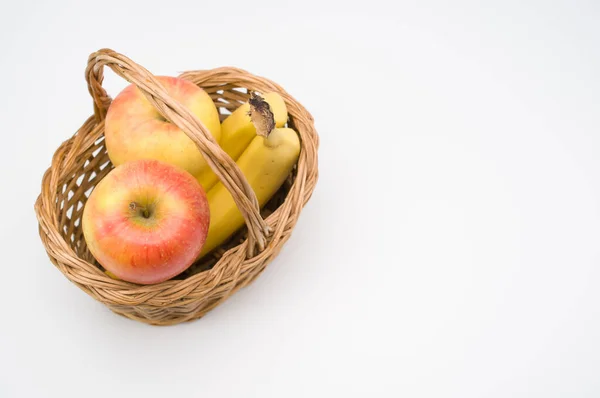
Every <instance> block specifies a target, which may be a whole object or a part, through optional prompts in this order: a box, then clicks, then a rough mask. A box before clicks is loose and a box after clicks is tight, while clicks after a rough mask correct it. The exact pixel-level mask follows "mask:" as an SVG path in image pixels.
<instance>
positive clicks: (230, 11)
mask: <svg viewBox="0 0 600 398" xmlns="http://www.w3.org/2000/svg"><path fill="white" fill-rule="evenodd" d="M203 3H205V2H200V1H193V2H189V3H187V4H183V3H180V2H177V1H168V2H160V3H158V2H157V3H153V2H150V1H143V2H136V3H135V4H133V3H129V2H124V1H114V2H112V1H99V2H95V3H92V2H90V3H89V4H88V2H79V1H71V2H66V1H53V2H41V1H40V2H39V3H38V4H34V3H29V4H26V3H18V2H11V3H10V5H8V3H7V4H6V5H4V6H3V12H2V13H0V30H1V32H0V44H1V48H2V55H1V57H2V62H1V63H0V83H1V87H2V96H1V98H0V116H1V118H0V120H1V123H2V148H3V151H2V153H3V156H2V157H0V162H1V164H0V165H1V168H0V173H1V176H2V181H3V183H4V188H3V195H2V196H1V197H0V201H1V202H0V203H1V205H2V208H3V209H4V216H3V220H2V222H1V223H0V233H1V235H0V237H1V238H2V239H1V242H2V244H1V253H2V279H3V283H2V284H1V288H0V301H1V302H2V304H3V309H2V319H1V321H0V322H1V328H0V396H1V397H11V398H12V397H80V396H86V397H107V396H110V397H117V396H123V397H125V396H127V397H132V396H140V397H175V396H194V397H200V396H204V397H216V396H219V397H241V396H256V397H303V396H328V397H332V396H377V397H379V396H381V397H387V396H405V397H457V398H458V397H460V398H464V397H503V398H504V397H544V398H549V397H566V396H568V397H597V396H599V395H600V377H598V374H599V373H600V344H599V343H598V336H600V306H599V302H600V290H599V289H598V283H599V281H600V267H598V263H599V261H600V246H599V244H598V242H599V241H600V208H599V203H600V160H599V157H598V152H599V151H600V138H599V129H600V118H599V116H598V108H599V105H600V94H599V93H600V80H599V79H598V71H599V70H600V52H599V48H600V25H599V24H598V20H599V18H600V7H599V6H598V4H596V3H595V2H592V1H589V2H573V1H563V2H557V1H553V2H543V1H539V2H528V4H527V5H525V4H522V3H524V2H521V1H511V2H495V3H496V4H495V5H491V4H490V5H488V6H482V5H480V4H479V3H480V2H477V1H472V2H468V1H462V2H448V4H446V2H442V1H439V2H427V3H424V2H417V1H415V2H404V3H403V4H393V2H390V3H389V4H384V3H377V2H373V1H369V2H361V3H360V4H361V5H358V4H346V5H344V6H341V5H333V4H331V5H328V4H326V3H325V2H318V3H317V2H315V3H316V4H313V5H309V4H308V3H306V2H295V3H294V4H284V3H281V2H273V3H272V4H267V3H264V4H260V5H259V4H257V3H256V2H252V1H248V2H246V3H244V4H234V2H231V1H228V2H219V1H214V2H211V4H203ZM363 7H364V8H363ZM102 47H111V48H113V49H115V50H117V51H121V52H123V53H125V54H127V55H128V56H130V57H131V58H132V59H134V60H136V61H138V62H139V63H141V64H142V65H144V66H146V67H147V68H148V69H150V70H151V71H153V72H154V73H157V74H176V73H177V72H180V71H183V70H187V69H200V68H211V67H216V66H221V65H235V66H239V67H242V68H245V69H247V70H249V71H252V72H254V73H256V74H260V75H263V76H268V77H270V78H272V79H274V80H275V81H277V82H279V83H280V84H282V85H283V86H284V87H285V88H286V89H287V90H288V91H289V92H290V93H292V95H294V96H295V97H296V98H297V99H298V100H300V101H301V102H302V103H303V104H305V106H306V107H307V108H308V109H309V110H310V111H311V112H312V113H313V115H314V117H315V119H316V125H317V128H318V131H319V133H320V135H321V139H322V141H321V142H322V145H321V150H320V171H321V179H320V181H319V184H318V187H317V190H316V192H315V194H314V197H313V199H312V200H311V202H310V203H309V205H308V206H307V207H306V208H305V210H304V212H303V214H302V217H301V219H300V221H299V223H298V226H297V228H296V230H295V233H294V235H293V238H292V239H291V240H290V241H289V243H288V244H287V245H286V247H285V249H284V250H283V251H282V253H281V255H280V256H279V257H278V258H277V260H276V261H275V262H274V263H272V264H271V265H270V266H269V268H268V269H267V270H266V272H265V273H264V274H263V275H262V276H261V277H260V278H259V279H258V280H257V281H256V282H255V283H254V284H253V285H252V286H250V287H249V288H247V289H244V290H243V291H240V292H239V293H238V294H236V295H235V296H234V297H232V298H231V299H230V300H229V301H227V302H226V303H225V304H224V305H222V306H220V307H219V308H217V309H216V310H214V311H212V312H211V313H210V314H209V315H208V316H206V317H205V318H204V319H202V320H200V321H197V322H194V323H190V324H185V325H180V326H176V327H168V328H157V327H149V326H146V325H143V324H139V323H136V322H132V321H129V320H126V319H124V318H121V317H118V316H116V315H113V314H112V313H111V312H109V311H108V310H107V309H105V308H104V307H103V306H102V305H101V304H99V303H97V302H95V301H93V300H92V299H91V298H89V297H88V296H86V295H85V294H84V293H83V292H81V291H80V290H79V289H78V288H77V287H75V286H74V285H73V284H71V283H70V282H68V281H67V280H66V279H65V278H64V277H63V276H62V274H61V273H60V272H59V271H58V270H56V269H55V268H54V267H53V266H52V265H51V263H50V262H49V260H48V259H47V257H46V254H45V251H44V249H43V247H42V245H41V243H40V239H39V237H38V234H37V223H36V219H35V216H34V212H33V203H34V200H35V198H36V196H37V195H38V193H39V191H40V187H39V184H40V181H41V176H42V173H43V171H44V170H45V169H46V168H47V167H48V166H49V164H50V160H51V156H52V154H53V152H54V150H55V149H56V148H57V147H58V146H59V144H60V143H61V142H62V141H63V140H65V139H67V138H68V137H69V136H70V135H71V134H72V133H73V132H74V131H75V130H76V129H77V128H78V127H79V125H80V124H81V123H82V122H83V121H84V120H85V118H86V117H87V116H89V114H90V113H91V111H92V105H91V101H90V98H89V96H88V93H87V90H86V86H85V81H84V78H83V70H84V68H85V65H86V60H87V56H88V54H89V53H91V52H92V51H95V50H97V49H99V48H102ZM106 80H107V87H108V89H109V91H110V92H111V93H112V94H113V95H114V94H116V93H117V92H118V91H119V90H120V89H121V88H122V87H124V85H125V83H124V82H123V81H120V80H119V78H117V77H115V75H113V74H112V73H111V72H108V73H107V79H106Z"/></svg>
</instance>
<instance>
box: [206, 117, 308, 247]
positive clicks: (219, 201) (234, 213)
mask: <svg viewBox="0 0 600 398" xmlns="http://www.w3.org/2000/svg"><path fill="white" fill-rule="evenodd" d="M258 110H260V111H261V113H262V112H265V114H263V115H258V113H259V112H258ZM269 113H270V112H269V110H268V109H266V111H265V109H264V108H263V109H257V108H254V106H253V109H252V118H253V120H254V121H256V122H257V130H258V131H257V133H258V135H257V136H255V137H254V139H252V141H251V142H250V145H248V147H247V148H246V150H245V151H244V152H243V153H242V154H241V156H240V157H239V159H238V161H237V162H236V163H237V165H238V167H239V168H240V170H241V171H242V172H243V173H244V176H245V177H246V180H247V181H248V183H249V184H250V186H251V187H252V189H253V190H254V193H255V194H256V198H257V199H258V203H259V206H260V207H262V206H264V205H265V204H266V203H267V201H268V200H269V199H270V198H271V197H272V196H273V195H274V194H275V192H277V190H278V189H279V187H281V185H282V184H283V182H284V181H285V179H286V178H287V177H288V175H289V174H290V172H291V171H292V168H293V167H294V165H295V164H296V162H297V161H298V156H299V154H300V139H299V138H298V134H297V133H296V132H295V131H294V130H292V129H290V128H273V115H272V114H270V116H269ZM255 114H256V116H255ZM265 115H266V116H265ZM268 117H270V121H269V120H268V119H264V118H268ZM259 118H261V119H262V120H259ZM269 131H270V132H269ZM265 132H269V133H265ZM207 198H208V203H209V206H210V226H209V228H208V236H207V238H206V242H205V243H204V247H203V248H202V252H201V253H200V256H199V257H202V256H204V255H205V254H207V253H208V252H210V251H212V250H213V249H214V248H216V247H217V246H219V245H220V244H221V243H223V242H224V241H225V240H226V239H227V238H228V237H230V236H231V235H232V234H233V233H234V232H235V231H237V230H238V229H239V228H240V227H242V226H243V225H244V218H243V217H242V214H241V213H240V211H239V210H238V208H237V206H236V204H235V202H234V200H233V198H232V197H231V194H230V193H229V191H228V190H227V188H225V186H224V185H223V184H222V183H220V182H219V183H218V184H217V185H215V186H214V187H213V188H212V189H211V190H210V191H208V193H207Z"/></svg>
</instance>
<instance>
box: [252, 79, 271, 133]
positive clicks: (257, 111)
mask: <svg viewBox="0 0 600 398" xmlns="http://www.w3.org/2000/svg"><path fill="white" fill-rule="evenodd" d="M248 103H249V104H250V111H248V115H249V116H250V120H252V124H254V127H256V134H258V135H260V136H263V137H265V138H267V137H268V136H269V134H270V133H271V131H273V129H274V128H275V116H274V115H273V111H271V106H270V105H269V103H268V102H267V101H265V99H264V98H263V97H261V96H260V95H258V94H256V93H255V92H254V91H253V92H252V94H250V100H248Z"/></svg>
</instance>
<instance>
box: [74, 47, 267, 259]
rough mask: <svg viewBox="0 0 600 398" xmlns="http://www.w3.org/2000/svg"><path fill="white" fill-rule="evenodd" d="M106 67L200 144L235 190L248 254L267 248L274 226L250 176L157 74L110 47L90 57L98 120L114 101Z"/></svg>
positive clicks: (215, 169) (91, 88) (87, 72)
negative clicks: (104, 84)
mask: <svg viewBox="0 0 600 398" xmlns="http://www.w3.org/2000/svg"><path fill="white" fill-rule="evenodd" d="M104 66H108V67H109V68H110V69H112V70H113V72H115V73H116V74H117V75H119V76H120V77H122V78H124V79H125V80H127V81H128V82H129V83H133V84H135V85H136V86H137V87H138V88H139V89H140V91H141V92H142V93H143V94H144V96H145V97H146V98H147V99H148V101H150V103H151V104H152V105H153V106H154V107H155V108H156V109H157V110H158V112H159V113H160V114H161V115H162V116H163V117H164V118H165V119H167V120H169V121H170V122H171V123H173V124H175V125H176V126H177V127H179V128H180V129H181V130H182V131H183V132H184V133H185V134H186V135H187V136H188V137H190V139H191V140H192V141H194V143H195V144H196V146H197V147H198V149H199V150H200V153H201V154H202V156H203V157H204V159H205V160H206V162H207V163H208V165H209V166H210V168H211V169H212V170H213V172H214V173H215V174H216V175H217V177H219V180H220V181H221V182H222V183H223V184H224V185H225V187H226V188H227V190H228V191H229V192H230V193H231V196H232V197H233V200H234V201H235V203H236V205H237V207H238V209H239V210H240V212H241V213H242V216H243V217H244V220H245V221H246V225H247V226H248V255H249V256H253V255H254V249H255V247H258V249H259V251H262V250H264V248H265V247H266V244H267V238H268V236H269V234H270V228H269V226H268V225H267V223H266V222H265V220H263V218H262V217H261V215H260V209H259V206H258V200H257V199H256V195H255V194H254V190H253V189H252V188H251V187H250V185H249V184H248V181H247V180H246V177H245V176H244V174H243V173H242V172H241V171H240V169H239V167H238V166H237V164H236V163H235V162H234V161H233V160H232V159H231V157H230V156H229V155H228V154H227V153H226V152H225V151H223V149H221V147H220V146H219V144H218V143H217V142H216V141H215V139H214V138H213V136H212V135H211V134H210V132H209V131H208V129H207V128H206V127H205V126H204V125H203V124H202V122H200V120H198V118H196V117H195V116H194V115H193V114H192V113H191V112H190V111H189V110H188V109H187V108H186V107H184V106H183V105H181V104H180V103H179V102H177V101H175V100H174V99H173V98H172V97H171V96H170V95H169V94H168V93H167V91H166V90H165V88H164V87H163V86H162V85H161V84H160V82H159V81H158V80H157V79H156V77H155V76H154V75H152V74H151V73H150V72H149V71H148V70H146V69H145V68H144V67H142V66H140V65H138V64H136V63H135V62H133V61H132V60H130V59H129V58H127V57H126V56H124V55H122V54H119V53H117V52H115V51H113V50H110V49H101V50H99V51H96V52H95V53H92V54H91V55H90V57H89V58H88V65H87V68H86V69H85V78H86V80H87V84H88V91H89V92H90V94H91V96H92V99H93V100H94V115H95V116H96V120H97V122H98V123H100V122H102V121H103V120H104V118H105V117H106V112H107V110H108V107H109V106H110V103H111V98H110V96H109V95H108V94H107V93H106V90H104V88H103V87H102V80H103V78H104Z"/></svg>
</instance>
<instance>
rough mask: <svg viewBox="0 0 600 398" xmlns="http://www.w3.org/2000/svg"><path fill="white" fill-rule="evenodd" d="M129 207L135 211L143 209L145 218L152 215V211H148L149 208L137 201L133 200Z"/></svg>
mask: <svg viewBox="0 0 600 398" xmlns="http://www.w3.org/2000/svg"><path fill="white" fill-rule="evenodd" d="M129 209H130V210H131V211H133V212H136V211H141V212H142V216H143V217H144V218H148V217H150V212H149V211H148V208H147V207H144V206H142V205H140V204H139V203H137V202H131V203H129Z"/></svg>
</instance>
